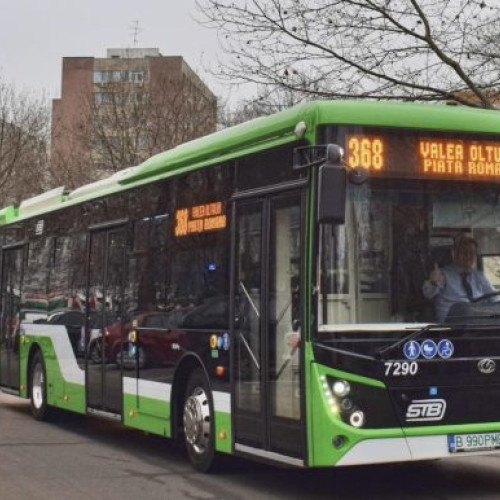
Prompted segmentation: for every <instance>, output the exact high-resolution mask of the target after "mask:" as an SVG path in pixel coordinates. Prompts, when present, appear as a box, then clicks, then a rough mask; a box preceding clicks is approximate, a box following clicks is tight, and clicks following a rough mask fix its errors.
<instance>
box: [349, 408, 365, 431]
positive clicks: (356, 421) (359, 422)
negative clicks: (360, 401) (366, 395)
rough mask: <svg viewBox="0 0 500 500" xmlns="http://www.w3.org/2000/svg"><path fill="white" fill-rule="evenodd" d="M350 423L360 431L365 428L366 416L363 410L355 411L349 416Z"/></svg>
mask: <svg viewBox="0 0 500 500" xmlns="http://www.w3.org/2000/svg"><path fill="white" fill-rule="evenodd" d="M349 423H350V424H351V425H352V426H353V427H356V428H358V429H359V428H360V427H363V425H364V424H365V414H364V413H363V412H362V411H361V410H356V411H353V412H352V413H351V414H350V415H349Z"/></svg>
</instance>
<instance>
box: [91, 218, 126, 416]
mask: <svg viewBox="0 0 500 500" xmlns="http://www.w3.org/2000/svg"><path fill="white" fill-rule="evenodd" d="M125 245H126V231H125V227H124V226H118V227H112V228H108V229H102V230H96V231H93V232H92V233H91V234H90V266H89V291H88V301H87V302H88V315H87V317H88V321H89V324H88V332H89V334H88V335H89V342H88V345H89V349H88V352H87V406H88V408H89V411H90V412H93V413H96V412H104V413H106V414H110V416H111V415H115V416H116V417H117V418H119V416H120V415H121V412H122V398H123V391H122V369H121V359H117V357H119V356H121V350H122V349H121V345H122V339H121V335H122V321H121V320H122V310H121V309H122V308H121V304H122V302H123V279H124V269H125Z"/></svg>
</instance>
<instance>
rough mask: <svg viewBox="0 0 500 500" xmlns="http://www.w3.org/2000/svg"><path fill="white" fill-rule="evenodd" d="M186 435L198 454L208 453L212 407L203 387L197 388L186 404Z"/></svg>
mask: <svg viewBox="0 0 500 500" xmlns="http://www.w3.org/2000/svg"><path fill="white" fill-rule="evenodd" d="M184 434H185V436H186V441H187V442H188V443H189V445H190V446H191V447H192V449H193V450H194V451H195V452H196V453H198V454H202V453H204V452H205V451H206V449H207V446H208V444H209V439H210V405H209V404H208V397H207V395H206V393H205V391H204V390H203V389H202V388H201V387H197V388H196V389H195V390H194V391H193V393H192V394H191V396H190V397H189V398H188V399H187V400H186V403H185V404H184Z"/></svg>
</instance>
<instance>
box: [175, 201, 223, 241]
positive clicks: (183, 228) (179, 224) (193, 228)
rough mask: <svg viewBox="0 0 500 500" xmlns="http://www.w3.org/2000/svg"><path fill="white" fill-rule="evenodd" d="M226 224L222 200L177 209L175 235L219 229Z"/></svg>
mask: <svg viewBox="0 0 500 500" xmlns="http://www.w3.org/2000/svg"><path fill="white" fill-rule="evenodd" d="M226 226H227V216H226V214H225V213H224V207H223V204H222V202H220V201H216V202H214V203H207V204H206V205H197V206H195V207H190V208H181V209H179V210H176V211H175V236H187V235H189V234H201V233H207V232H210V231H218V230H221V229H225V228H226Z"/></svg>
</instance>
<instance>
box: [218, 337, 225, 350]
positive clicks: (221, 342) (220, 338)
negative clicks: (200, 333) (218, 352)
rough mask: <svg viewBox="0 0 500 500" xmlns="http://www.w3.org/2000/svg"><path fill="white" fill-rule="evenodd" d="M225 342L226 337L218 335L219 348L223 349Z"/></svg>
mask: <svg viewBox="0 0 500 500" xmlns="http://www.w3.org/2000/svg"><path fill="white" fill-rule="evenodd" d="M223 343H224V339H223V338H222V337H217V348H218V349H222V345H223Z"/></svg>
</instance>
